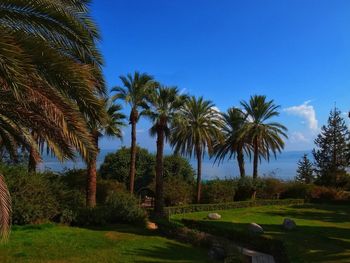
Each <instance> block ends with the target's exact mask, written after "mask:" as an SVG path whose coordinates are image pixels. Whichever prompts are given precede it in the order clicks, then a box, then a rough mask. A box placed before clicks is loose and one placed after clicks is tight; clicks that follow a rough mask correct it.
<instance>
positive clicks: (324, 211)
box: [172, 204, 350, 263]
mask: <svg viewBox="0 0 350 263" xmlns="http://www.w3.org/2000/svg"><path fill="white" fill-rule="evenodd" d="M216 212H218V213H219V214H220V215H221V216H222V219H221V220H219V221H210V220H208V219H206V216H207V214H208V212H196V213H189V214H184V215H174V216H173V217H172V219H174V220H180V219H181V218H186V219H195V220H199V221H202V222H203V221H204V222H205V224H209V225H210V226H211V227H214V228H220V229H233V228H234V229H237V230H241V231H247V230H246V229H247V224H248V223H251V222H255V223H258V224H260V225H261V226H262V227H263V228H264V230H265V233H264V235H266V236H269V237H272V238H276V239H279V240H283V241H284V244H285V246H286V249H287V254H288V257H289V258H290V261H291V262H293V263H294V262H350V207H347V206H340V205H320V204H305V205H302V206H262V207H250V208H239V209H232V210H222V211H216ZM286 217H288V218H292V219H293V220H295V222H296V224H297V228H296V229H295V230H292V231H286V230H284V229H283V228H282V227H281V225H282V222H283V219H284V218H286Z"/></svg>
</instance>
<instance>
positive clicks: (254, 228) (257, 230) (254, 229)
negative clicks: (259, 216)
mask: <svg viewBox="0 0 350 263" xmlns="http://www.w3.org/2000/svg"><path fill="white" fill-rule="evenodd" d="M248 230H249V232H250V233H253V234H263V233H264V229H263V228H262V226H260V225H258V224H257V223H250V224H249V225H248Z"/></svg>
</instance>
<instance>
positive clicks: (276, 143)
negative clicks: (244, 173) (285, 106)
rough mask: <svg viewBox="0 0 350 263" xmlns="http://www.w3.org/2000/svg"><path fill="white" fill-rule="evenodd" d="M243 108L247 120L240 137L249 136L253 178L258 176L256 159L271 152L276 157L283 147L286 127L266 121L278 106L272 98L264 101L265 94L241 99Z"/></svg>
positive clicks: (268, 156)
mask: <svg viewBox="0 0 350 263" xmlns="http://www.w3.org/2000/svg"><path fill="white" fill-rule="evenodd" d="M241 105H242V107H243V110H244V111H245V112H246V113H247V115H248V118H247V120H248V122H247V123H246V124H245V125H244V126H243V127H242V133H241V135H240V137H241V138H249V141H250V143H251V145H252V148H253V179H256V178H257V177H258V161H259V158H261V157H263V158H265V159H267V160H269V159H270V155H271V153H272V154H273V155H274V156H275V157H276V154H277V152H281V150H282V149H283V148H284V141H283V139H282V137H284V138H287V134H286V131H287V128H286V127H285V126H283V125H282V124H280V123H278V122H267V121H268V120H270V119H271V118H273V117H277V116H278V115H279V112H278V111H277V110H278V108H279V107H280V106H277V105H275V104H274V101H273V100H270V101H266V96H258V95H255V96H252V97H250V100H249V102H246V101H242V102H241Z"/></svg>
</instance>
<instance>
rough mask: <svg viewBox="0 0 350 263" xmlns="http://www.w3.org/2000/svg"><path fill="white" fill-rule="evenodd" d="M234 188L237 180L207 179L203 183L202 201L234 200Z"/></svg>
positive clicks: (207, 202) (208, 202)
mask: <svg viewBox="0 0 350 263" xmlns="http://www.w3.org/2000/svg"><path fill="white" fill-rule="evenodd" d="M234 188H235V181H234V180H232V179H225V180H220V179H215V180H210V181H206V182H205V183H203V185H202V202H203V203H206V204H210V203H223V202H233V197H234V196H235V190H234Z"/></svg>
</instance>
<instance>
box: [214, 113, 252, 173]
mask: <svg viewBox="0 0 350 263" xmlns="http://www.w3.org/2000/svg"><path fill="white" fill-rule="evenodd" d="M222 117H223V122H224V125H223V130H222V132H223V136H224V140H223V141H222V142H217V143H216V144H215V146H214V155H215V161H219V163H220V161H223V160H224V159H225V158H228V159H231V158H232V157H233V156H236V158H237V162H238V167H239V172H240V175H241V177H244V176H245V165H244V152H245V153H247V154H248V155H250V147H249V146H250V145H249V143H248V141H247V138H246V137H244V136H241V132H242V128H243V127H244V125H245V124H246V121H247V116H246V114H244V113H243V112H242V111H241V110H240V109H238V108H230V109H228V110H227V113H222Z"/></svg>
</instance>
